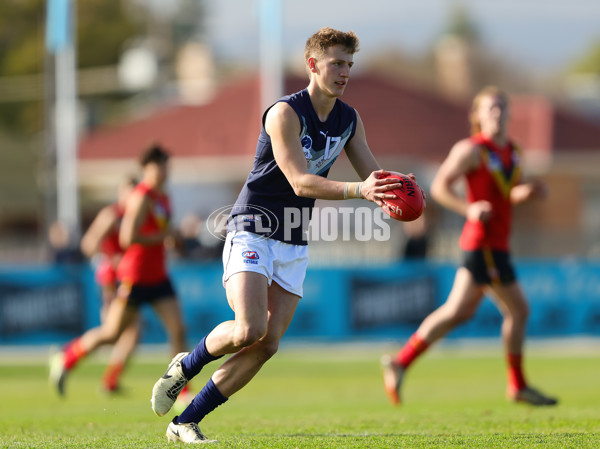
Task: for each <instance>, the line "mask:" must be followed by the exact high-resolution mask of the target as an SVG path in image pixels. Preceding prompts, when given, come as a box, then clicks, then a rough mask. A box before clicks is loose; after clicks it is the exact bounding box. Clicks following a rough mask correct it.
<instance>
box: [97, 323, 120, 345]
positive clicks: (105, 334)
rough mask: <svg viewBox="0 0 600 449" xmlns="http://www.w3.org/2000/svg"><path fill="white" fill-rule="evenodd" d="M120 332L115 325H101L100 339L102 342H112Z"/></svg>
mask: <svg viewBox="0 0 600 449" xmlns="http://www.w3.org/2000/svg"><path fill="white" fill-rule="evenodd" d="M119 335H120V332H119V328H117V327H107V326H105V327H103V328H102V332H101V333H100V340H101V343H103V344H113V343H115V342H116V341H117V339H118V338H119Z"/></svg>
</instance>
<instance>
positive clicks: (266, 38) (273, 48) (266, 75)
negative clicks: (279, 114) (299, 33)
mask: <svg viewBox="0 0 600 449" xmlns="http://www.w3.org/2000/svg"><path fill="white" fill-rule="evenodd" d="M283 1H284V0H258V15H259V23H260V41H259V45H260V102H261V106H262V109H261V110H263V111H264V110H265V109H266V108H268V107H269V106H271V105H272V104H273V103H274V102H275V101H277V100H278V99H279V98H280V97H281V96H282V95H283V58H282V47H283V43H282V40H283Z"/></svg>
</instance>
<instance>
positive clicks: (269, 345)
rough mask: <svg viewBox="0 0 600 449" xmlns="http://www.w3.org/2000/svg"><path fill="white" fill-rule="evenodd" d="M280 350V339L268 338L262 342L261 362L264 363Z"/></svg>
mask: <svg viewBox="0 0 600 449" xmlns="http://www.w3.org/2000/svg"><path fill="white" fill-rule="evenodd" d="M278 350H279V340H270V339H266V340H263V341H261V342H260V352H259V354H260V355H259V356H260V358H261V362H262V363H264V362H266V361H267V360H269V359H270V358H271V357H273V356H274V355H275V354H276V353H277V351H278Z"/></svg>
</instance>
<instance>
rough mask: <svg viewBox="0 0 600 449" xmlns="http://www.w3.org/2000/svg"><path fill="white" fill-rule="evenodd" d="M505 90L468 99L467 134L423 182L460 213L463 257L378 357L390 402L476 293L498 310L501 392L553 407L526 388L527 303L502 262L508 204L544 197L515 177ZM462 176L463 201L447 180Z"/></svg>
mask: <svg viewBox="0 0 600 449" xmlns="http://www.w3.org/2000/svg"><path fill="white" fill-rule="evenodd" d="M507 121H508V95H507V94H506V93H505V92H503V91H501V90H500V89H498V88H496V87H493V86H490V87H486V88H484V89H483V90H482V91H481V92H479V94H478V95H477V96H476V97H475V99H474V100H473V104H472V108H471V114H470V122H471V128H472V135H471V137H469V138H467V139H463V140H461V141H459V142H458V143H456V144H455V145H454V147H453V148H452V149H451V150H450V153H449V155H448V157H447V158H446V160H445V161H444V162H443V163H442V165H441V167H440V169H439V171H438V173H437V175H436V177H435V179H434V180H433V183H432V186H431V195H432V197H433V198H434V199H435V200H436V201H437V202H438V203H440V204H441V205H442V206H444V207H446V208H448V209H450V210H452V211H454V212H456V213H458V214H461V215H463V216H465V217H466V222H465V225H464V228H463V232H462V235H461V237H460V242H459V243H460V247H461V249H462V250H463V252H464V263H463V265H462V266H461V267H460V268H459V269H458V271H457V272H456V277H455V280H454V285H453V287H452V291H451V292H450V294H449V296H448V299H447V300H446V302H445V303H444V304H443V305H442V306H441V307H439V308H438V309H437V310H435V311H434V312H432V313H431V314H430V315H429V316H428V317H427V318H425V320H424V321H423V322H422V323H421V325H420V326H419V328H418V329H417V331H416V332H415V333H414V334H413V335H412V336H411V337H410V339H409V341H408V342H407V343H406V345H405V346H404V347H403V348H402V349H401V350H400V351H399V352H398V353H397V354H396V355H395V356H384V357H383V359H382V364H383V369H384V373H383V374H384V384H385V389H386V393H387V394H388V396H389V398H390V400H391V402H392V403H393V404H398V403H400V387H401V384H402V378H403V376H404V373H405V371H406V369H408V367H409V366H410V365H411V364H412V363H413V362H414V360H415V359H416V358H417V357H418V356H419V355H421V354H422V353H423V352H425V351H426V350H427V348H429V346H430V345H431V344H433V343H434V342H435V341H437V340H439V339H441V338H442V337H444V336H445V335H446V334H447V333H448V332H449V331H451V330H452V329H453V328H454V327H456V326H457V325H459V324H461V323H462V322H464V321H466V320H468V319H469V318H470V317H471V316H472V315H473V313H474V312H475V310H476V309H477V307H478V305H479V304H480V302H481V299H482V298H483V296H484V294H489V295H491V297H492V298H494V300H495V302H496V304H497V306H498V308H499V310H500V312H501V313H502V316H503V322H502V339H503V342H504V346H505V349H506V362H507V366H508V388H507V397H508V398H509V399H510V400H513V401H522V402H526V403H529V404H532V405H554V404H556V403H557V400H556V399H554V398H551V397H548V396H546V395H545V394H543V393H541V392H539V391H538V390H536V389H534V388H532V387H531V386H530V385H529V383H528V382H527V381H526V378H525V375H524V372H523V368H522V351H523V340H524V337H525V325H526V322H527V316H528V305H527V301H526V299H525V297H524V295H523V292H522V290H521V287H520V285H519V282H518V281H517V279H516V276H515V271H514V268H513V265H512V263H511V260H510V253H509V236H510V227H511V218H512V207H513V205H515V204H519V203H523V202H525V201H529V200H533V199H541V198H544V197H545V196H546V194H547V189H546V186H545V185H544V184H543V183H542V182H540V181H533V182H527V183H525V182H522V181H521V167H520V160H519V158H520V154H519V149H518V148H517V146H516V145H515V144H514V143H513V142H512V141H511V140H510V139H509V138H508V136H507V132H506V128H507ZM463 179H465V180H466V187H467V189H466V199H463V198H462V197H461V196H459V195H458V194H457V193H456V191H455V189H454V186H455V185H456V184H457V183H458V182H459V181H461V180H463Z"/></svg>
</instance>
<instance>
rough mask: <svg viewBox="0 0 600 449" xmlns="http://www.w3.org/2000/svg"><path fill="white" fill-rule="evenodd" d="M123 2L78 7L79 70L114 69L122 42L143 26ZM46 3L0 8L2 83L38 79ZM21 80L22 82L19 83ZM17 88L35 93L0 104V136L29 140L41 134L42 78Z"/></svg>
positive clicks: (90, 1)
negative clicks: (101, 67)
mask: <svg viewBox="0 0 600 449" xmlns="http://www.w3.org/2000/svg"><path fill="white" fill-rule="evenodd" d="M127 3H128V1H127V0H85V1H83V2H76V4H77V6H76V9H77V61H78V66H79V67H80V68H87V67H96V66H104V65H113V64H116V63H117V62H118V60H119V56H120V52H121V49H122V46H123V44H124V42H126V41H127V40H129V39H132V38H134V37H135V36H137V35H139V34H140V33H141V32H142V30H143V24H142V23H141V22H140V20H139V19H138V17H139V16H136V15H134V14H131V10H128V9H127V8H126V7H125V6H126V5H127ZM45 13H46V0H19V1H15V0H9V1H2V2H0V83H2V81H3V80H6V79H7V78H6V77H23V76H25V75H40V74H42V73H43V71H44V67H45V54H46V50H45V43H44V30H45V20H46V17H45ZM12 79H13V80H14V79H15V78H12ZM23 80H25V78H23ZM27 81H30V82H29V83H26V82H23V83H21V84H20V85H19V84H16V85H17V86H18V87H19V86H22V88H23V89H29V90H35V92H36V94H32V95H31V96H30V97H27V98H28V101H17V100H15V101H10V102H9V101H6V100H2V99H0V101H1V103H0V130H1V131H3V132H5V133H6V132H9V133H11V134H15V135H20V134H30V133H35V132H40V131H41V129H42V128H43V123H44V122H43V108H42V104H41V101H42V97H43V77H41V76H39V77H37V78H35V77H30V78H29V79H27Z"/></svg>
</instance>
